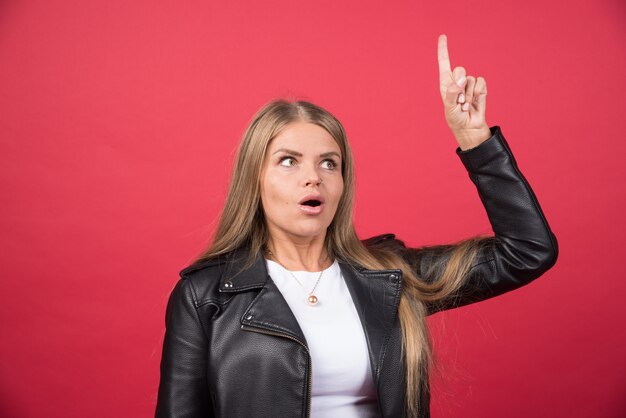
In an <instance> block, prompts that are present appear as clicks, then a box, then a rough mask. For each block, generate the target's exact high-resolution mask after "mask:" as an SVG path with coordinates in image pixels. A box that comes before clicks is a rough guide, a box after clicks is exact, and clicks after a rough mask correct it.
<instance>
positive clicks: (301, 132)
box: [268, 122, 341, 154]
mask: <svg viewBox="0 0 626 418" xmlns="http://www.w3.org/2000/svg"><path fill="white" fill-rule="evenodd" d="M280 148H289V149H293V150H294V151H300V152H303V151H317V150H320V149H323V151H322V152H327V151H336V152H338V153H340V148H339V145H338V144H337V142H336V141H335V139H334V138H333V137H332V135H331V134H330V133H329V132H328V131H327V130H326V129H324V128H322V127H321V126H319V125H316V124H313V123H309V122H292V123H289V124H287V125H285V127H284V128H283V129H282V130H281V131H280V133H279V134H278V135H276V137H274V139H272V141H271V142H270V144H269V147H268V150H269V151H274V150H277V149H280ZM340 154H341V153H340Z"/></svg>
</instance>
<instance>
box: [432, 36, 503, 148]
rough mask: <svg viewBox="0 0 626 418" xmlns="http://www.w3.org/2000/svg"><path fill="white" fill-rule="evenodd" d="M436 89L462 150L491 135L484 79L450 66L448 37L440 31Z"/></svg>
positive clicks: (463, 69) (477, 143) (461, 68)
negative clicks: (486, 116) (468, 74)
mask: <svg viewBox="0 0 626 418" xmlns="http://www.w3.org/2000/svg"><path fill="white" fill-rule="evenodd" d="M437 52H438V56H439V91H440V92H441V99H442V100H443V109H444V113H445V116H446V122H447V123H448V127H449V128H450V130H452V134H453V135H454V137H455V138H456V140H457V142H458V143H459V146H460V147H461V149H462V150H466V149H469V148H473V147H475V146H477V145H479V144H480V143H482V142H484V141H485V140H486V139H488V138H489V137H490V136H491V131H490V130H489V125H487V122H486V121H485V110H486V107H487V82H486V81H485V79H484V78H482V77H478V78H476V77H472V76H471V75H470V76H466V74H465V68H463V67H455V68H454V71H452V70H451V69H450V57H449V55H448V39H447V37H446V35H439V41H438V45H437Z"/></svg>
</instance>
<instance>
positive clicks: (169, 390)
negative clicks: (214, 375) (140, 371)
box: [155, 277, 213, 418]
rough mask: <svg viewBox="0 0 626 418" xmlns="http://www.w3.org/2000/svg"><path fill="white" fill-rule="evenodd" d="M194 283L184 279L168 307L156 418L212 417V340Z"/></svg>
mask: <svg viewBox="0 0 626 418" xmlns="http://www.w3.org/2000/svg"><path fill="white" fill-rule="evenodd" d="M195 300H196V298H195V296H194V292H193V286H192V283H191V282H190V280H188V279H186V278H184V277H183V278H181V279H180V280H179V281H178V283H177V284H176V286H175V287H174V289H173V290H172V293H171V294H170V298H169V301H168V304H167V309H166V314H165V339H164V341H163V355H162V357H161V380H160V383H159V393H158V400H157V406H156V413H155V416H156V417H157V418H166V417H167V418H170V417H178V418H182V417H186V418H191V417H194V418H195V417H205V418H206V417H212V416H213V412H212V407H211V403H210V393H209V389H208V385H207V376H206V373H207V356H208V352H207V349H208V343H207V341H208V339H207V338H206V335H205V332H204V329H203V327H202V325H201V322H200V317H199V316H198V313H197V310H196V304H195Z"/></svg>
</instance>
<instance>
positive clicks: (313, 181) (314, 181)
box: [304, 167, 322, 186]
mask: <svg viewBox="0 0 626 418" xmlns="http://www.w3.org/2000/svg"><path fill="white" fill-rule="evenodd" d="M320 184H322V178H321V177H320V175H319V173H318V172H317V170H315V168H312V167H311V168H309V169H308V170H306V172H305V173H304V185H305V186H312V185H315V186H319V185H320Z"/></svg>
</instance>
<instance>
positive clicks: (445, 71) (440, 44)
mask: <svg viewBox="0 0 626 418" xmlns="http://www.w3.org/2000/svg"><path fill="white" fill-rule="evenodd" d="M437 56H438V59H439V79H440V80H441V81H443V80H444V78H448V77H449V74H450V73H451V72H452V69H451V68H450V56H449V55H448V38H447V37H446V35H439V40H438V41H437Z"/></svg>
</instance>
